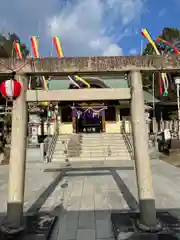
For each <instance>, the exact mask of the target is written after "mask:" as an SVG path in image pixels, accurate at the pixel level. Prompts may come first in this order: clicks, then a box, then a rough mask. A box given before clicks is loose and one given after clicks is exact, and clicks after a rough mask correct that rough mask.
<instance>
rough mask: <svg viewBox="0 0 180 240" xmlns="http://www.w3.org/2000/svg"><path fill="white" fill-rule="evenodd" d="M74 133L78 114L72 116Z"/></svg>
mask: <svg viewBox="0 0 180 240" xmlns="http://www.w3.org/2000/svg"><path fill="white" fill-rule="evenodd" d="M72 127H73V133H76V116H72Z"/></svg>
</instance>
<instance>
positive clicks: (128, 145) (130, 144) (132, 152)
mask: <svg viewBox="0 0 180 240" xmlns="http://www.w3.org/2000/svg"><path fill="white" fill-rule="evenodd" d="M121 130H122V135H123V138H124V142H125V144H126V147H127V150H128V152H129V155H130V157H131V160H133V159H134V148H133V144H132V143H131V141H130V139H129V136H128V134H127V132H126V129H125V121H124V120H123V121H122V125H121Z"/></svg>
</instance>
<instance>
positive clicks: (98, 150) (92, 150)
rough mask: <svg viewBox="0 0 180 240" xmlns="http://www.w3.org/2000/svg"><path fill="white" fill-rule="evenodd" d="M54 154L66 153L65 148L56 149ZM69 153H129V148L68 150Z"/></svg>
mask: <svg viewBox="0 0 180 240" xmlns="http://www.w3.org/2000/svg"><path fill="white" fill-rule="evenodd" d="M54 152H62V153H64V152H65V150H64V149H63V148H61V149H57V148H56V149H55V151H54ZM67 152H68V153H73V152H81V153H82V152H106V153H109V152H128V149H127V148H110V147H109V148H103V147H101V148H81V149H68V150H67Z"/></svg>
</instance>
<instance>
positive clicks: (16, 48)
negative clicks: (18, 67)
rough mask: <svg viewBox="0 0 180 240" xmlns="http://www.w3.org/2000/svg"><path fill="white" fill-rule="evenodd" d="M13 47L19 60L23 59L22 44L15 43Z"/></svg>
mask: <svg viewBox="0 0 180 240" xmlns="http://www.w3.org/2000/svg"><path fill="white" fill-rule="evenodd" d="M13 46H14V49H15V52H16V55H17V56H18V58H19V59H22V53H21V47H20V44H19V43H18V42H17V41H14V42H13Z"/></svg>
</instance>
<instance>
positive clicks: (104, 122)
mask: <svg viewBox="0 0 180 240" xmlns="http://www.w3.org/2000/svg"><path fill="white" fill-rule="evenodd" d="M101 121H102V122H101V124H102V132H106V119H105V110H102V111H101Z"/></svg>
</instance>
